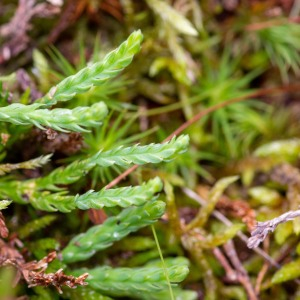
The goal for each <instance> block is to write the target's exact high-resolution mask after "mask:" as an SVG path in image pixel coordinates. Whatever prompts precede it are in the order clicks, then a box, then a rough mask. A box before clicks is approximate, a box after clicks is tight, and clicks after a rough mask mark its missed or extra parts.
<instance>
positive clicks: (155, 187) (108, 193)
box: [75, 177, 162, 209]
mask: <svg viewBox="0 0 300 300" xmlns="http://www.w3.org/2000/svg"><path fill="white" fill-rule="evenodd" d="M161 189H162V181H161V180H160V179H159V178H158V177H156V178H155V179H153V180H150V181H148V182H147V183H144V184H143V185H141V186H135V187H124V188H118V189H108V190H107V189H105V188H104V189H102V190H101V191H100V192H93V191H89V192H87V193H85V194H84V195H80V196H76V198H75V204H76V206H77V207H78V208H80V209H89V208H103V207H112V206H121V207H128V206H131V205H137V206H139V205H143V204H144V203H145V202H146V201H148V200H151V199H152V198H153V197H154V194H155V193H158V192H160V191H161Z"/></svg>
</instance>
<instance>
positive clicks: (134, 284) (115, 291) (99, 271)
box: [76, 265, 189, 299]
mask: <svg viewBox="0 0 300 300" xmlns="http://www.w3.org/2000/svg"><path fill="white" fill-rule="evenodd" d="M85 271H86V270H77V271H76V273H78V274H81V273H83V272H85ZM188 271H189V269H188V267H187V266H186V265H174V266H170V267H168V268H167V272H168V277H169V279H170V282H171V283H178V282H181V281H182V280H183V279H184V278H185V277H186V276H187V274H188ZM88 272H89V274H90V275H89V277H88V278H87V282H88V283H89V285H90V286H91V287H92V288H94V289H96V290H99V291H102V292H106V293H108V294H109V295H113V296H119V297H120V296H123V297H124V296H128V297H134V298H138V299H140V297H143V293H144V292H149V293H151V292H152V293H156V292H159V291H162V290H167V281H166V279H165V274H164V272H163V270H162V268H161V267H143V268H130V269H129V268H117V269H113V268H110V267H99V268H95V269H91V270H89V271H88ZM144 299H145V298H144ZM156 299H159V298H156Z"/></svg>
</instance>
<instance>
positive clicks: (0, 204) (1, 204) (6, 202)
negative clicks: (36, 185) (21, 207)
mask: <svg viewBox="0 0 300 300" xmlns="http://www.w3.org/2000/svg"><path fill="white" fill-rule="evenodd" d="M11 202H12V201H9V200H1V201H0V210H2V209H5V208H7V207H8V205H9V204H11Z"/></svg>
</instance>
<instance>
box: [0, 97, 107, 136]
mask: <svg viewBox="0 0 300 300" xmlns="http://www.w3.org/2000/svg"><path fill="white" fill-rule="evenodd" d="M42 106H43V105H42V104H39V103H34V104H31V105H24V104H20V103H14V104H11V105H9V106H5V107H0V121H3V122H10V123H13V124H16V125H35V126H37V127H38V128H40V129H45V128H44V126H48V127H50V128H53V129H55V130H58V131H64V132H67V131H69V130H71V131H78V132H81V131H87V130H86V129H85V127H94V126H99V125H100V124H101V121H102V120H103V118H104V117H105V116H106V114H107V108H106V105H105V104H104V103H102V102H99V103H95V104H94V105H92V106H91V107H76V108H74V109H73V110H69V109H64V108H55V109H53V110H48V109H40V108H41V107H42Z"/></svg>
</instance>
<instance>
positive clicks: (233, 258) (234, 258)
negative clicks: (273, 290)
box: [223, 240, 258, 300]
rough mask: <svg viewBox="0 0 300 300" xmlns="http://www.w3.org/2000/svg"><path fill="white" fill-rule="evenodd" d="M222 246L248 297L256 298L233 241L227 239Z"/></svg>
mask: <svg viewBox="0 0 300 300" xmlns="http://www.w3.org/2000/svg"><path fill="white" fill-rule="evenodd" d="M223 248H224V251H225V253H226V255H227V256H228V258H229V260H230V262H231V263H232V265H233V266H234V268H235V270H236V276H237V280H238V281H239V282H240V283H241V284H242V285H243V286H244V288H245V290H246V292H247V294H248V299H249V300H258V297H257V295H256V293H255V290H254V288H253V286H252V284H251V281H250V278H249V275H248V273H247V271H246V270H245V268H244V266H243V264H242V263H241V262H240V259H239V257H238V255H237V252H236V250H235V246H234V243H233V241H232V240H229V241H228V242H227V243H226V244H224V245H223Z"/></svg>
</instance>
